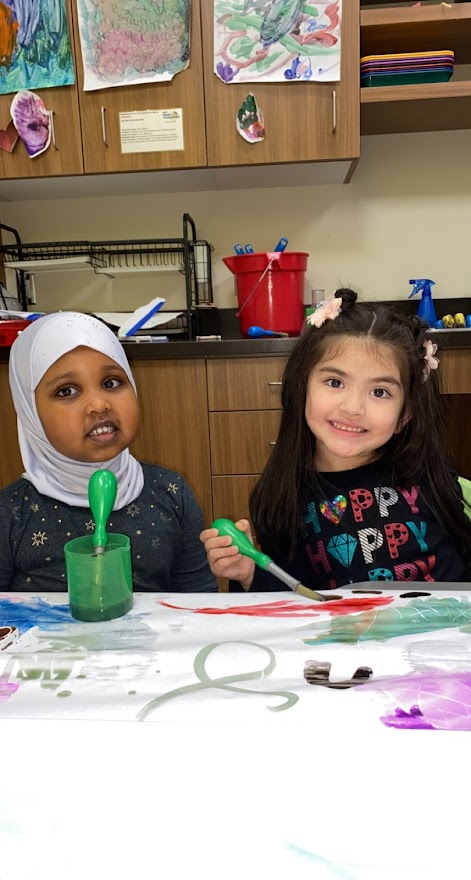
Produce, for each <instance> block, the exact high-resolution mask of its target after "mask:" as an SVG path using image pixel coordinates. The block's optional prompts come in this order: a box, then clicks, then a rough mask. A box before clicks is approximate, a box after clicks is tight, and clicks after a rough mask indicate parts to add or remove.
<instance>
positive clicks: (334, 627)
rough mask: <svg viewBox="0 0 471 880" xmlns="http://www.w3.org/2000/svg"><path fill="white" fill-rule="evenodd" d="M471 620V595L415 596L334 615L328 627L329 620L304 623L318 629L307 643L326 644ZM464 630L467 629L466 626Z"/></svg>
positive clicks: (382, 637)
mask: <svg viewBox="0 0 471 880" xmlns="http://www.w3.org/2000/svg"><path fill="white" fill-rule="evenodd" d="M470 624H471V603H470V602H469V600H468V599H465V598H461V599H455V598H453V597H449V598H446V599H435V598H434V597H431V598H430V599H413V600H412V601H411V602H408V604H407V605H405V606H400V607H397V606H396V607H389V608H379V609H375V608H373V609H371V610H370V611H362V612H361V613H360V614H345V615H339V616H338V617H335V618H333V619H332V620H331V621H330V622H329V628H328V629H327V630H326V628H325V623H313V624H311V625H310V626H304V627H303V630H306V629H309V630H311V631H313V632H314V635H313V637H312V638H308V639H304V643H305V644H306V645H326V644H331V643H332V642H348V643H349V644H356V643H357V642H366V641H370V640H373V639H376V640H378V641H384V640H386V639H393V638H395V637H396V636H406V635H413V634H414V633H422V632H433V630H437V629H447V628H448V627H453V628H456V627H461V628H462V629H463V628H464V627H465V626H469V625H470ZM463 631H466V630H464V629H463Z"/></svg>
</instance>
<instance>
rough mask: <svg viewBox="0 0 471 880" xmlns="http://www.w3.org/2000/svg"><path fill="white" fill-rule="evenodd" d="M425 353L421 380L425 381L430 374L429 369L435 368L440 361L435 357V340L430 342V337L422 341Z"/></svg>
mask: <svg viewBox="0 0 471 880" xmlns="http://www.w3.org/2000/svg"><path fill="white" fill-rule="evenodd" d="M424 348H425V354H424V361H425V364H424V375H423V381H424V382H426V381H427V379H428V377H429V376H430V370H436V369H437V368H438V365H439V363H440V361H439V360H438V358H436V357H435V353H436V351H437V348H438V345H437V343H436V342H432V341H431V340H430V339H426V340H425V342H424Z"/></svg>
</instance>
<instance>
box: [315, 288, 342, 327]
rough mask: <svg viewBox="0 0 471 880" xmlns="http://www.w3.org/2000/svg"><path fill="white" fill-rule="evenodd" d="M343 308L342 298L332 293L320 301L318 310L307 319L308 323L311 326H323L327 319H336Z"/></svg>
mask: <svg viewBox="0 0 471 880" xmlns="http://www.w3.org/2000/svg"><path fill="white" fill-rule="evenodd" d="M341 309H342V298H341V297H340V296H335V294H332V296H329V297H328V298H327V299H326V300H323V301H322V302H320V303H319V305H318V306H317V309H316V311H315V312H313V313H312V315H309V316H308V318H307V319H306V323H307V324H310V325H311V327H322V325H323V324H325V322H326V321H335V319H336V318H338V316H339V315H340V312H341Z"/></svg>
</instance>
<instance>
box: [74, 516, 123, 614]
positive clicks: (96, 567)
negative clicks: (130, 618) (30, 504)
mask: <svg viewBox="0 0 471 880" xmlns="http://www.w3.org/2000/svg"><path fill="white" fill-rule="evenodd" d="M94 549H95V548H94V544H93V538H92V536H91V535H85V536H84V537H83V538H75V539H74V540H73V541H69V542H68V544H66V545H65V547H64V552H65V566H66V572H67V585H68V589H69V603H70V613H71V614H72V617H75V618H76V619H77V620H87V621H99V620H112V619H113V618H115V617H121V616H122V615H123V614H126V613H127V612H128V611H129V610H130V609H131V608H132V567H131V542H130V540H129V538H128V536H127V535H113V534H111V535H108V541H107V544H106V550H105V552H104V553H100V554H98V555H95V554H94Z"/></svg>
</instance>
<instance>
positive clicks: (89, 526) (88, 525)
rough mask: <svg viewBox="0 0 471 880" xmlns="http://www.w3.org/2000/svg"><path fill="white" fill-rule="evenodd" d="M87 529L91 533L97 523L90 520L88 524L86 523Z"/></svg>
mask: <svg viewBox="0 0 471 880" xmlns="http://www.w3.org/2000/svg"><path fill="white" fill-rule="evenodd" d="M85 528H86V529H87V530H88V531H90V530H92V529H94V528H95V523H94V522H93V520H92V519H89V520H88V522H86V523H85Z"/></svg>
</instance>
